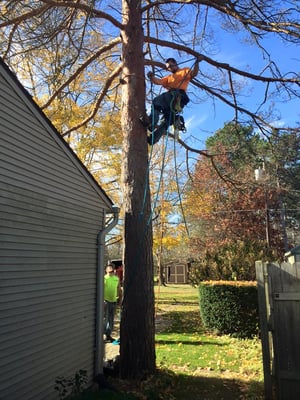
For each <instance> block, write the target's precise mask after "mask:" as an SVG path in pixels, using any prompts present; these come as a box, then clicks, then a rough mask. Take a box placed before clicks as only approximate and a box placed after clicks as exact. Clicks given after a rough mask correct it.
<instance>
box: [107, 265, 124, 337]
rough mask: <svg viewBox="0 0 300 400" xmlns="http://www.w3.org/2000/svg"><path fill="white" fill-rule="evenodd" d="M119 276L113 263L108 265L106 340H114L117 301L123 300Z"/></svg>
mask: <svg viewBox="0 0 300 400" xmlns="http://www.w3.org/2000/svg"><path fill="white" fill-rule="evenodd" d="M120 294H121V289H120V281H119V278H118V277H117V276H116V275H115V270H114V267H113V266H112V265H107V266H106V268H105V275H104V334H105V335H106V341H109V342H113V341H114V339H113V338H112V337H111V333H112V331H113V328H114V319H115V311H116V306H117V302H118V301H120V300H121V296H120Z"/></svg>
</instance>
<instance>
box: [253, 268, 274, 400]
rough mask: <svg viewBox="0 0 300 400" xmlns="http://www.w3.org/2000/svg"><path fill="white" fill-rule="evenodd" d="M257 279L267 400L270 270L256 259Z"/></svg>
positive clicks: (269, 384) (269, 393)
mask: <svg viewBox="0 0 300 400" xmlns="http://www.w3.org/2000/svg"><path fill="white" fill-rule="evenodd" d="M255 269H256V280H257V294H258V306H259V320H260V330H261V343H262V356H263V368H264V389H265V400H272V376H271V353H270V345H271V343H270V337H269V327H268V320H269V310H270V303H269V293H268V271H267V264H264V263H263V262H262V261H256V263H255Z"/></svg>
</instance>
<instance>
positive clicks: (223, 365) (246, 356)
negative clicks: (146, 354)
mask: <svg viewBox="0 0 300 400" xmlns="http://www.w3.org/2000/svg"><path fill="white" fill-rule="evenodd" d="M155 296H156V321H157V334H156V355H157V367H158V371H157V374H155V376H152V377H149V379H148V380H146V381H143V382H135V383H132V382H131V383H129V382H124V381H121V380H117V379H111V380H110V383H111V384H112V385H113V386H114V387H117V388H118V389H119V390H120V391H121V393H113V392H110V391H106V392H105V391H101V392H100V394H99V393H95V394H93V396H96V397H84V400H97V399H100V398H101V399H103V400H122V399H123V400H134V399H139V400H190V399H191V400H198V399H199V400H238V399H239V400H261V399H263V398H264V396H263V370H262V355H261V344H260V341H259V340H258V339H256V338H254V339H237V338H231V337H230V336H227V335H226V336H218V335H216V334H214V333H212V332H207V331H206V330H205V329H204V328H203V326H202V324H201V320H200V313H199V301H198V290H197V289H196V288H193V287H191V286H189V285H168V286H166V287H164V286H162V287H156V288H155ZM98 395H99V397H97V396H98ZM91 396H92V395H91Z"/></svg>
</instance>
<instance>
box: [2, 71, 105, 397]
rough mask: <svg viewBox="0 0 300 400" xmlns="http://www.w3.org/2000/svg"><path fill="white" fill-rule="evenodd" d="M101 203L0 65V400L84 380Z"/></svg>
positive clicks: (90, 353)
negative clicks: (60, 381)
mask: <svg viewBox="0 0 300 400" xmlns="http://www.w3.org/2000/svg"><path fill="white" fill-rule="evenodd" d="M110 207H111V203H110V200H109V199H108V198H107V197H106V196H105V194H104V193H103V192H102V191H101V189H100V188H99V186H97V184H96V183H95V182H94V181H93V179H92V178H91V177H90V176H89V174H88V173H87V171H86V170H85V169H84V167H83V166H82V165H81V164H80V162H79V161H78V160H77V158H76V157H75V156H74V155H73V154H72V152H71V151H70V150H69V148H68V147H67V146H65V145H64V143H63V142H62V140H61V138H59V137H58V135H57V133H56V132H55V130H54V129H53V128H52V127H51V125H50V124H49V123H48V121H47V119H46V118H43V116H42V114H41V113H40V112H39V111H38V109H37V108H36V107H35V106H34V104H33V103H32V102H31V101H30V99H29V98H28V96H26V93H24V92H23V91H22V89H21V88H20V87H19V86H18V83H17V82H16V80H15V78H14V77H13V76H11V75H10V74H9V73H7V71H6V70H5V68H4V69H3V66H2V65H1V63H0V316H1V318H0V371H1V373H0V400H18V399H20V400H43V399H47V400H48V399H49V400H52V399H53V400H54V399H57V398H58V395H57V393H56V392H55V391H54V384H55V379H56V377H57V376H64V377H66V378H67V377H72V376H74V375H75V372H76V371H78V370H79V369H86V370H87V371H88V373H89V375H90V376H92V374H93V368H94V366H93V362H94V343H95V299H96V259H97V234H98V232H99V231H100V230H101V229H103V227H104V219H105V211H109V210H110Z"/></svg>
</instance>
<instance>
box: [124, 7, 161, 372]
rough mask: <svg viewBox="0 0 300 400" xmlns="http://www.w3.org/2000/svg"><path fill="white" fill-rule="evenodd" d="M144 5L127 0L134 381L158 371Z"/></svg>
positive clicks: (127, 354)
mask: <svg viewBox="0 0 300 400" xmlns="http://www.w3.org/2000/svg"><path fill="white" fill-rule="evenodd" d="M140 8H141V2H140V1H139V0H131V1H126V0H123V24H124V30H123V31H122V32H121V36H122V43H123V51H122V62H123V65H124V66H123V76H122V83H123V87H122V131H123V154H122V158H123V161H122V187H123V196H124V217H125V222H124V271H125V276H124V294H123V306H122V318H121V332H120V333H121V336H120V340H121V346H120V347H121V348H120V375H121V377H122V378H132V379H140V378H142V377H144V376H145V375H146V374H147V373H151V372H153V371H154V369H155V347H154V289H153V259H152V225H151V221H150V219H151V218H149V217H150V194H149V187H148V167H147V165H148V153H147V141H146V133H145V129H144V128H143V126H142V124H141V123H140V121H139V116H140V115H142V113H143V112H144V108H145V76H144V55H143V40H144V34H143V29H142V18H141V12H140ZM145 194H146V198H145V201H144V197H145Z"/></svg>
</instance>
